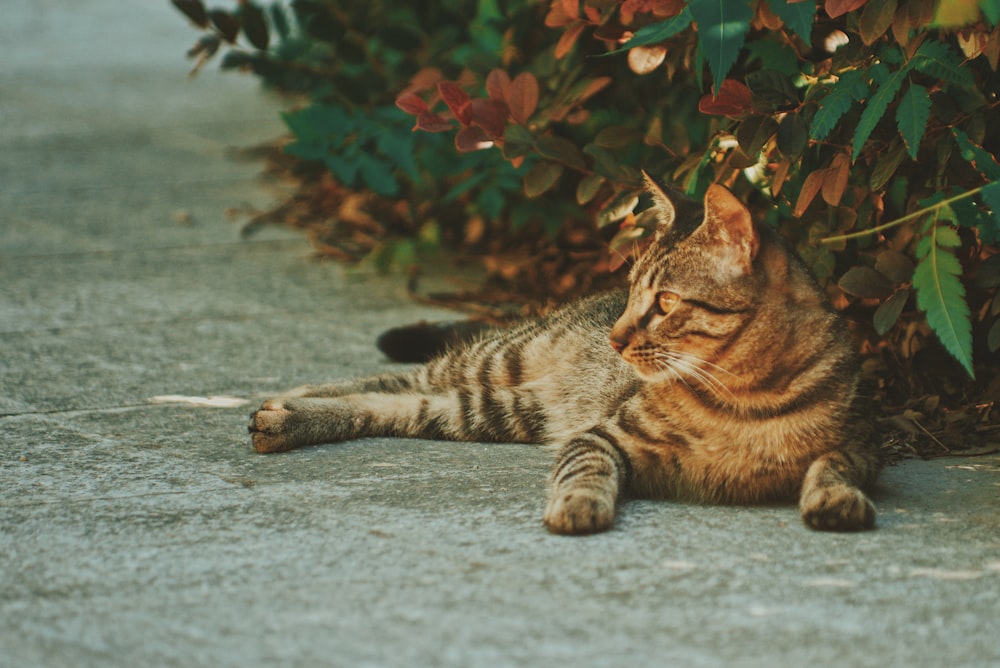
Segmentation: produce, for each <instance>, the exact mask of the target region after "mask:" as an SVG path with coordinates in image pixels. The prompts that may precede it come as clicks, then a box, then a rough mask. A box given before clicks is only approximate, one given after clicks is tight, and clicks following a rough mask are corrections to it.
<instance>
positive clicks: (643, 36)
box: [611, 7, 692, 53]
mask: <svg viewBox="0 0 1000 668" xmlns="http://www.w3.org/2000/svg"><path fill="white" fill-rule="evenodd" d="M691 21H692V16H691V10H690V8H688V7H685V8H684V11H682V12H681V13H680V14H678V15H677V16H672V17H670V18H669V19H667V20H665V21H660V22H658V23H651V24H650V25H648V26H644V27H642V28H639V29H638V30H636V31H635V34H634V35H633V36H632V39H630V40H629V41H627V42H625V44H624V45H623V46H622V48H620V49H616V50H615V51H612V52H611V53H621V52H622V51H628V50H629V49H631V48H633V47H636V46H648V45H650V44H659V43H660V42H662V41H664V40H668V39H670V38H671V37H673V36H674V35H676V34H678V33H680V32H682V31H684V30H686V29H687V27H688V26H690V25H691Z"/></svg>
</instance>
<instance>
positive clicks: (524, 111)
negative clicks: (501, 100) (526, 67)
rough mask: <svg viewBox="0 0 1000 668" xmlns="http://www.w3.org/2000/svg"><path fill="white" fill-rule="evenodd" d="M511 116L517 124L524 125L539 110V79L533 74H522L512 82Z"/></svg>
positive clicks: (510, 90) (508, 102)
mask: <svg viewBox="0 0 1000 668" xmlns="http://www.w3.org/2000/svg"><path fill="white" fill-rule="evenodd" d="M507 104H508V106H509V107H510V115H511V117H512V118H513V119H514V121H515V122H517V123H520V124H521V125H524V124H525V123H527V122H528V119H530V118H531V116H532V115H533V114H534V113H535V109H537V108H538V79H536V78H535V75H534V74H532V73H531V72H521V73H520V74H518V75H517V76H516V77H514V80H513V81H511V82H510V89H509V99H508V100H507Z"/></svg>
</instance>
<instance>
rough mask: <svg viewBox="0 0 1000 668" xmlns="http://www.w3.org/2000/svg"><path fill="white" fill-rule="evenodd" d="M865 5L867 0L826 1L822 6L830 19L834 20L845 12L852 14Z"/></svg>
mask: <svg viewBox="0 0 1000 668" xmlns="http://www.w3.org/2000/svg"><path fill="white" fill-rule="evenodd" d="M867 3H868V0H826V3H825V4H824V5H823V6H824V8H825V9H826V13H827V14H829V15H830V18H831V19H835V18H837V17H838V16H842V15H844V14H846V13H847V12H853V11H854V10H855V9H857V8H859V7H864V6H865V4H867Z"/></svg>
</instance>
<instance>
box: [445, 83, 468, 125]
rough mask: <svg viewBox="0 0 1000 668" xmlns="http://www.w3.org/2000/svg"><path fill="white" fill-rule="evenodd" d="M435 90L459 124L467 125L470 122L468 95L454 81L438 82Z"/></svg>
mask: <svg viewBox="0 0 1000 668" xmlns="http://www.w3.org/2000/svg"><path fill="white" fill-rule="evenodd" d="M437 88H438V92H439V93H441V99H442V100H444V103H445V104H447V105H448V108H449V109H451V113H453V114H455V118H457V119H458V122H459V123H461V124H462V125H468V124H469V123H470V122H472V110H471V109H470V107H469V102H470V98H469V94H468V93H466V92H465V91H464V90H462V87H461V86H459V85H458V84H457V83H455V82H454V81H440V82H438V85H437Z"/></svg>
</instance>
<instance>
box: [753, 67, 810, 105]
mask: <svg viewBox="0 0 1000 668" xmlns="http://www.w3.org/2000/svg"><path fill="white" fill-rule="evenodd" d="M745 81H746V85H747V88H749V89H750V91H751V92H752V93H753V94H754V95H756V96H757V97H759V98H761V99H762V100H764V101H765V102H767V103H768V104H769V105H771V106H772V107H774V108H776V109H779V110H788V109H794V108H795V107H797V106H799V92H798V90H796V89H795V86H794V85H793V84H792V81H791V79H789V78H788V77H787V76H786V75H784V74H782V73H781V72H778V71H777V70H769V69H761V70H757V71H756V72H751V73H750V74H748V75H746V77H745Z"/></svg>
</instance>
